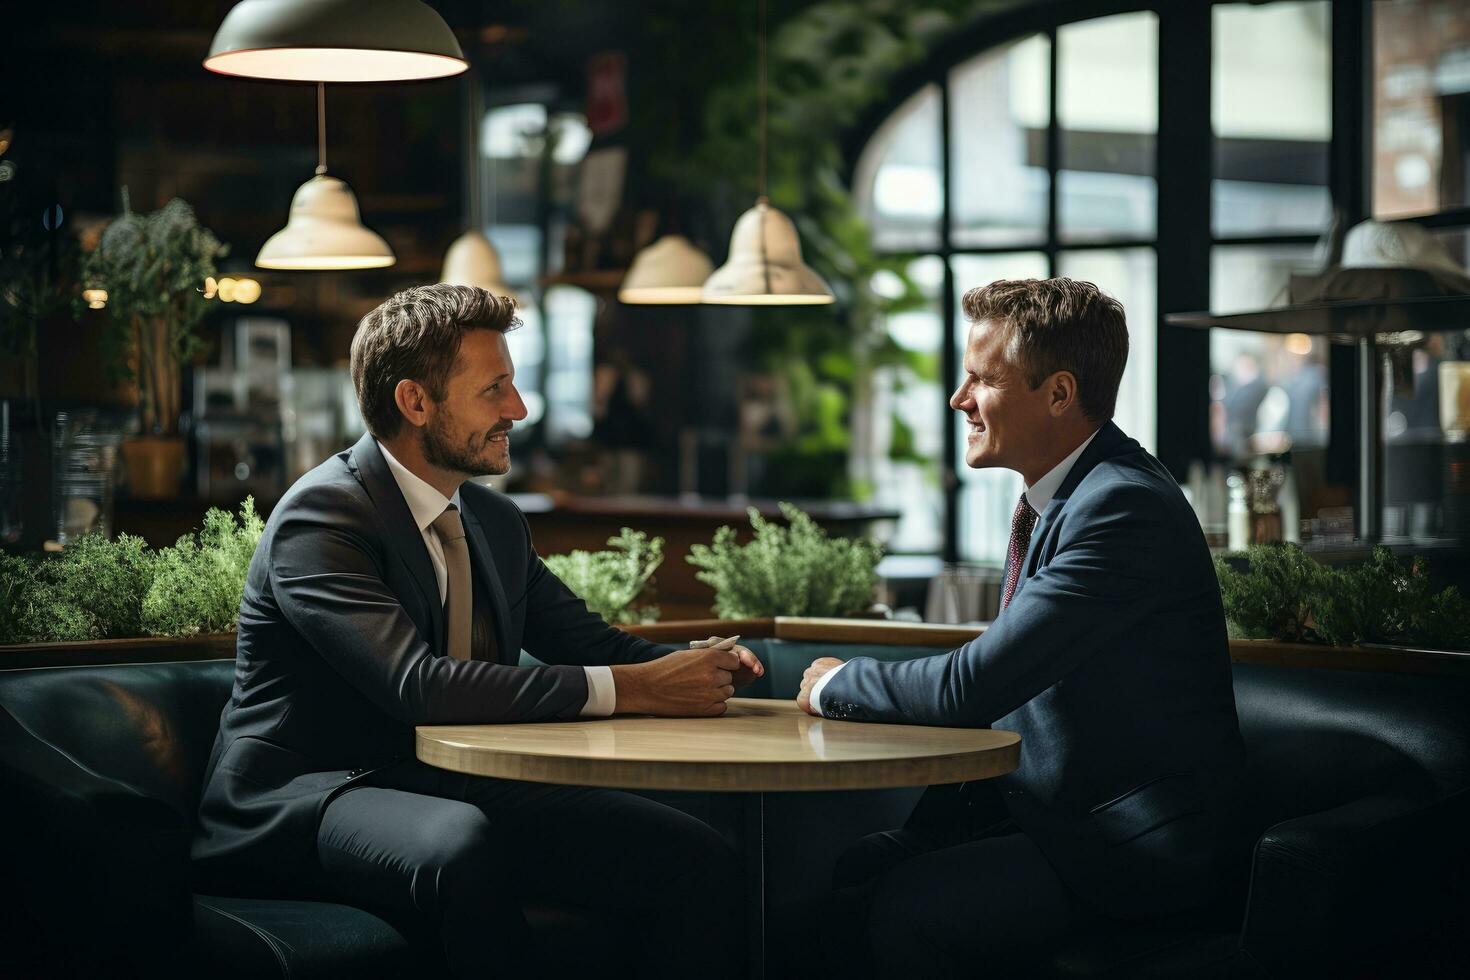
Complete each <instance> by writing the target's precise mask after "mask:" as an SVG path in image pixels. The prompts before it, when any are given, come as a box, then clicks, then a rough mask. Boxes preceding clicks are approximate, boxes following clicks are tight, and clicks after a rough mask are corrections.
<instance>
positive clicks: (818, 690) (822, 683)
mask: <svg viewBox="0 0 1470 980" xmlns="http://www.w3.org/2000/svg"><path fill="white" fill-rule="evenodd" d="M846 666H847V663H846V662H844V663H840V664H838V665H837V666H836V667H833V668H832V669H831V670H829V671H827V672H826V673H825V674H823V675H822V679H821V680H819V681H817V685H816V687H813V688H812V707H813V708H816V709H817V714H819V715H821V716H822V717H823V718H825V717H827V715H826V713H825V712H823V711H822V690H823V689H824V688H825V687H826V686H827V682H828V681H830V680H831V679H832V678H834V677H836V676H837V675H838V674H839V673H841V671H842V668H843V667H846Z"/></svg>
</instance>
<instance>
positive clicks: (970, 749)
mask: <svg viewBox="0 0 1470 980" xmlns="http://www.w3.org/2000/svg"><path fill="white" fill-rule="evenodd" d="M417 754H418V757H419V759H420V760H422V761H423V762H426V763H428V764H429V765H431V766H438V767H439V768H441V769H450V770H453V771H455V772H463V773H470V774H473V775H477V776H495V777H499V778H501V779H519V780H524V781H527V782H533V783H561V784H564V785H569V786H603V787H608V788H614V789H660V790H705V791H715V792H790V791H800V790H834V789H887V788H892V787H897V786H928V785H931V784H935V783H954V782H960V781H963V780H970V779H989V778H991V777H993V776H1001V775H1004V774H1006V773H1008V772H1011V771H1012V770H1014V769H1015V768H1016V766H1017V765H1018V764H1019V762H1020V758H1021V737H1020V736H1019V735H1016V734H1015V733H1014V732H1006V731H993V730H991V729H985V728H928V727H922V726H918V725H879V724H872V723H868V722H853V721H834V720H832V719H828V718H815V717H813V716H811V715H808V714H807V713H805V712H804V711H802V710H801V709H800V708H798V707H797V706H796V702H794V701H773V700H766V699H761V698H731V699H730V701H729V710H728V711H726V713H725V714H724V715H723V716H721V717H719V718H652V717H644V716H623V717H615V718H599V719H593V720H589V721H566V722H536V723H526V724H515V725H434V726H423V727H420V728H419V729H418V737H417Z"/></svg>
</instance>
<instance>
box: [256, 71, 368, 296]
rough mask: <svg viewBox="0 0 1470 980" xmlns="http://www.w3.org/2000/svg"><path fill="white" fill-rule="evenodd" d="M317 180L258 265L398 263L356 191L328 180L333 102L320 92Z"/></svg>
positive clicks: (303, 191)
mask: <svg viewBox="0 0 1470 980" xmlns="http://www.w3.org/2000/svg"><path fill="white" fill-rule="evenodd" d="M316 98H317V103H316V105H317V108H316V113H317V116H316V120H317V154H318V156H317V159H318V161H319V162H318V164H317V168H316V176H315V177H313V178H311V179H310V180H308V181H307V182H306V183H304V184H302V185H301V186H300V187H299V188H297V189H296V195H295V196H294V197H292V198H291V213H290V215H289V216H288V217H287V219H286V227H284V228H282V229H281V230H280V231H278V232H276V233H275V234H274V235H272V236H271V237H270V238H268V239H266V243H265V245H263V246H262V247H261V249H260V254H259V255H257V256H256V257H255V264H256V265H257V266H259V267H260V268H262V269H315V270H322V271H325V270H331V269H381V268H383V267H384V266H389V265H392V264H393V263H394V262H395V261H397V260H396V259H395V258H394V256H393V250H392V249H391V248H389V247H388V243H387V242H385V241H383V239H382V238H381V237H379V235H378V234H377V233H376V232H374V231H372V230H371V229H368V228H365V227H363V224H362V216H361V213H360V212H359V211H358V208H357V198H356V197H354V196H353V194H352V188H350V187H348V186H347V185H346V184H345V183H343V182H342V181H340V180H338V179H337V178H336V177H329V176H328V175H327V108H326V106H327V101H326V98H327V97H326V90H325V86H323V85H322V84H321V83H317V87H316Z"/></svg>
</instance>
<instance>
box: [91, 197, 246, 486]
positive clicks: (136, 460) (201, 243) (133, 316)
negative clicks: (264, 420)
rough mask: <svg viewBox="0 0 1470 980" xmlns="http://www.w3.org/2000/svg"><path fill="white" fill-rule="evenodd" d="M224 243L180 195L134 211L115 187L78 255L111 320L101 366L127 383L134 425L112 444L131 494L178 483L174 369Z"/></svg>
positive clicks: (191, 342)
mask: <svg viewBox="0 0 1470 980" xmlns="http://www.w3.org/2000/svg"><path fill="white" fill-rule="evenodd" d="M225 252H226V248H225V246H223V245H221V244H220V241H219V239H217V238H215V236H214V234H213V233H212V232H210V231H209V229H207V228H205V227H203V226H202V225H200V224H199V219H198V218H197V217H196V216H195V214H194V209H193V208H191V207H190V206H189V205H188V204H187V203H185V202H184V201H182V200H179V199H178V198H175V199H174V200H172V201H169V202H168V203H167V204H165V205H164V206H163V207H162V208H159V209H158V210H157V211H155V212H153V213H152V214H147V215H141V214H137V213H135V212H134V211H133V210H132V208H131V207H130V206H129V204H128V197H127V191H126V190H124V191H123V213H122V215H121V216H120V217H118V218H117V219H115V220H114V221H113V222H112V223H111V224H109V225H108V226H107V229H106V230H105V231H104V232H103V233H102V236H101V238H100V239H99V241H98V243H97V247H96V248H95V249H93V250H92V252H91V253H89V254H88V255H87V256H86V258H85V260H84V262H83V266H82V279H83V282H84V283H86V285H87V287H88V289H89V290H103V291H105V293H106V300H105V302H106V304H107V310H108V313H109V314H110V318H111V322H112V326H113V329H112V330H111V331H110V333H109V334H108V336H107V341H106V343H105V344H104V349H103V356H104V358H105V359H106V361H107V366H108V371H109V373H110V374H111V375H113V376H114V377H115V378H117V379H118V380H132V381H134V382H136V384H137V391H138V416H139V421H140V423H141V431H140V434H139V435H138V436H137V437H136V438H133V439H129V440H127V441H125V442H124V443H123V444H122V452H123V458H124V460H126V462H127V467H128V476H129V481H130V486H131V488H132V491H133V493H134V495H136V496H139V497H147V498H152V499H159V498H165V497H170V496H172V495H173V494H174V493H175V491H177V489H178V482H179V474H180V471H181V469H182V464H183V457H184V442H183V439H182V438H181V437H180V436H179V408H180V406H179V401H180V383H179V372H180V368H181V366H182V365H183V364H184V363H185V362H186V361H187V360H189V359H190V358H191V357H193V356H194V355H195V354H196V353H198V352H199V351H200V350H201V349H202V348H203V346H204V344H203V341H202V340H201V339H200V338H199V336H198V334H197V333H196V329H197V327H198V326H199V322H200V320H202V319H203V318H204V314H205V313H206V312H207V311H208V301H207V300H206V299H205V297H204V293H203V291H202V287H203V286H204V281H205V279H207V278H209V277H212V276H213V275H214V273H215V260H216V259H219V258H221V257H222V256H223V255H224V254H225ZM94 295H95V294H94Z"/></svg>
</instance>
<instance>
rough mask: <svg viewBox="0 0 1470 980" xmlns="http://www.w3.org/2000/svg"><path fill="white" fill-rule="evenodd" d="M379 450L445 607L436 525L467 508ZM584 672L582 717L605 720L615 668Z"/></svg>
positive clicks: (612, 702) (613, 698)
mask: <svg viewBox="0 0 1470 980" xmlns="http://www.w3.org/2000/svg"><path fill="white" fill-rule="evenodd" d="M378 448H379V449H380V450H382V452H383V459H385V460H387V461H388V469H389V471H390V472H391V473H392V474H393V479H394V480H396V481H398V489H399V490H401V491H402V492H403V499H404V501H405V502H406V503H407V504H408V512H409V513H410V514H412V515H413V521H414V523H415V524H417V525H418V528H419V533H420V534H422V535H423V536H424V546H425V547H426V548H428V549H429V562H430V564H432V565H433V566H434V579H435V581H436V582H437V583H438V585H439V602H440V604H441V605H442V604H443V603H444V601H445V599H446V598H447V597H448V595H449V579H448V572H447V571H446V570H445V565H444V543H443V542H442V541H440V540H439V532H438V531H436V530H434V528H433V523H434V521H435V520H436V519H438V517H439V515H440V514H442V513H444V508H445V507H448V506H449V505H450V504H454V507H455V509H456V510H458V511H459V512H460V515H461V520H463V514H464V505H463V504H462V503H461V502H460V499H459V491H458V490H456V491H454V497H453V498H452V499H446V498H445V496H444V494H442V493H440V492H439V491H438V490H435V489H434V488H433V486H431V485H430V484H429V483H428V482H427V481H426V480H424V479H423V478H422V477H420V476H419V475H418V474H416V473H414V472H412V471H411V470H409V468H408V467H406V466H404V465H403V464H402V463H400V462H398V460H396V459H394V458H393V454H392V453H390V452H389V451H388V447H387V446H385V445H383V444H382V443H381V442H380V443H378ZM582 669H583V670H585V671H586V672H587V703H586V705H584V706H583V707H582V717H584V718H605V717H607V716H608V715H610V714H612V713H613V710H614V709H615V708H616V707H617V690H616V688H615V687H614V685H613V673H612V668H611V667H583V668H582Z"/></svg>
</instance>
